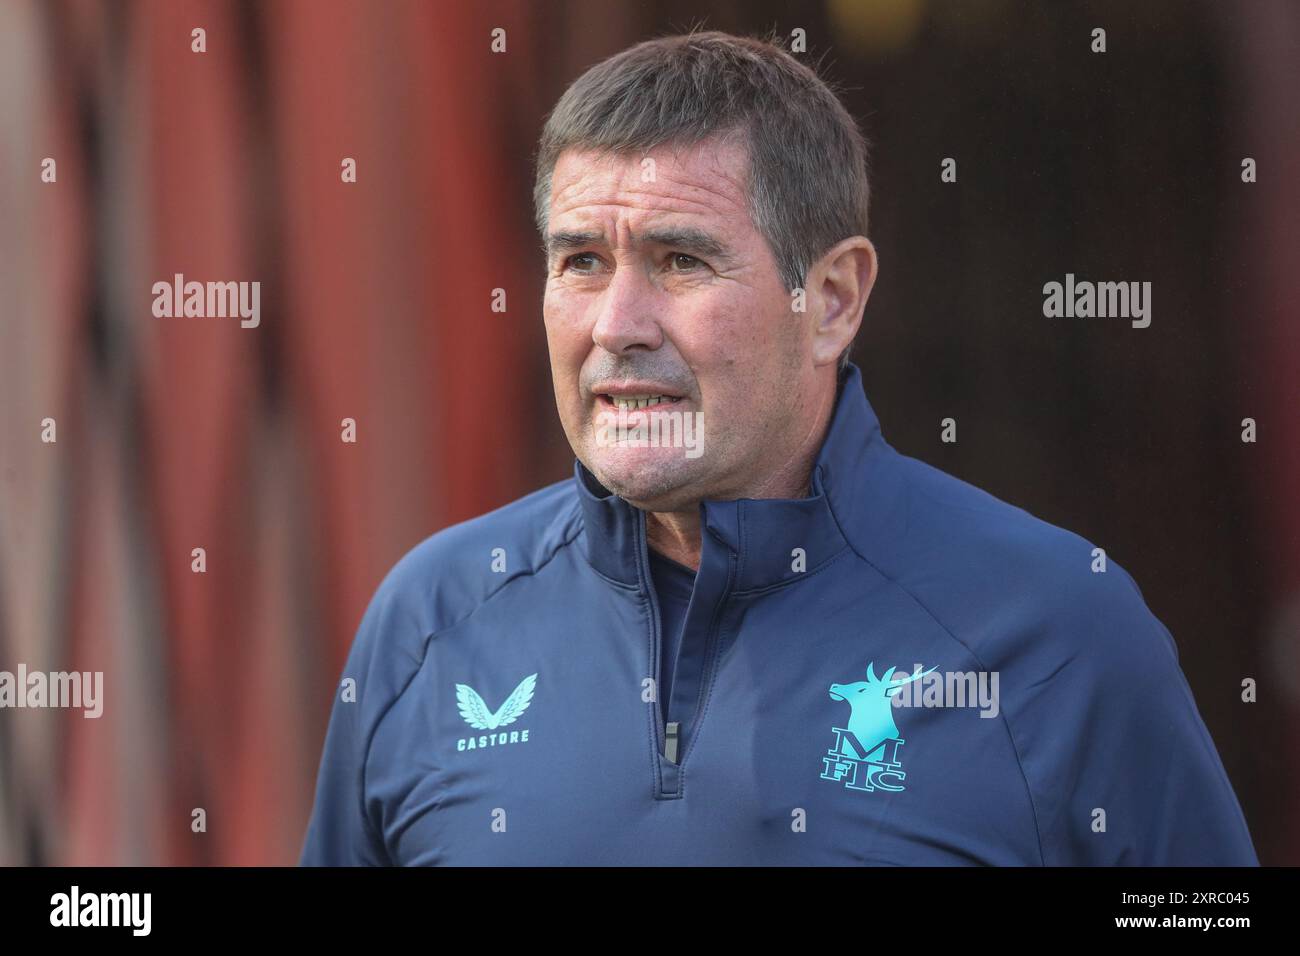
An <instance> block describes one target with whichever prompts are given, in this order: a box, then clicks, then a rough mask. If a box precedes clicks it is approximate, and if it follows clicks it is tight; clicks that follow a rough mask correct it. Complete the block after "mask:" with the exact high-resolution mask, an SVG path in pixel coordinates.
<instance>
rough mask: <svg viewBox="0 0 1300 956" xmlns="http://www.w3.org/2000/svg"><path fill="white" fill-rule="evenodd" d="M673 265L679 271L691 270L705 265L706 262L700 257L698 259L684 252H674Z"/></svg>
mask: <svg viewBox="0 0 1300 956" xmlns="http://www.w3.org/2000/svg"><path fill="white" fill-rule="evenodd" d="M672 265H673V269H674V270H676V271H677V272H691V271H693V270H695V269H698V268H699V267H700V266H702V265H704V263H703V262H701V261H700V260H699V259H696V258H695V257H694V256H690V255H687V254H686V253H684V252H674V253H673V258H672Z"/></svg>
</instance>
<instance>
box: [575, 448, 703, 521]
mask: <svg viewBox="0 0 1300 956" xmlns="http://www.w3.org/2000/svg"><path fill="white" fill-rule="evenodd" d="M595 465H596V467H595V468H591V469H590V470H591V472H592V474H594V475H595V476H596V480H597V481H599V482H600V483H601V484H602V485H604V486H605V487H606V488H608V489H609V490H610V491H612V492H613V493H614V494H616V495H618V496H619V497H620V498H622V499H623V500H624V501H627V502H628V503H629V504H631V505H633V506H635V507H637V508H640V509H641V510H643V511H675V510H678V508H680V507H683V506H684V505H686V504H689V503H691V502H692V501H695V500H698V497H699V496H698V495H697V494H695V493H694V492H693V488H697V487H698V484H699V482H698V476H697V475H695V474H694V469H693V468H691V467H690V464H689V463H687V462H683V461H679V462H674V463H672V465H669V464H668V463H666V462H662V461H636V460H628V459H621V460H618V461H613V462H608V461H603V462H595ZM589 467H590V466H589Z"/></svg>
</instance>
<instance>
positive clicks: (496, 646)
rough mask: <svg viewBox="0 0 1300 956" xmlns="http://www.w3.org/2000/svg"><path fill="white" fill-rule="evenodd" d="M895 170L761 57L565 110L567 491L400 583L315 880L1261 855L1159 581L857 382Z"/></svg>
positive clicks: (642, 69) (557, 360) (402, 566)
mask: <svg viewBox="0 0 1300 956" xmlns="http://www.w3.org/2000/svg"><path fill="white" fill-rule="evenodd" d="M867 195H868V190H867V180H866V170H865V148H864V144H863V141H862V138H861V135H860V134H859V132H858V130H857V127H856V126H855V124H854V122H853V120H852V118H851V117H850V116H849V115H848V114H847V113H846V111H845V110H844V108H843V107H842V105H841V104H840V103H839V102H838V100H837V98H836V97H835V95H834V94H833V93H832V92H831V91H830V90H829V89H828V88H827V87H826V86H825V85H824V84H823V83H822V82H821V81H820V80H819V79H818V78H817V77H816V75H815V74H814V73H813V72H812V71H811V70H809V69H807V68H806V67H804V66H803V65H801V64H799V63H798V62H797V61H796V60H794V59H793V58H792V57H790V56H789V55H787V54H785V53H784V52H782V51H781V50H779V49H777V48H775V47H773V46H770V45H767V44H765V43H762V42H760V41H757V40H751V39H742V38H737V37H732V36H727V35H724V34H719V33H698V34H693V35H690V36H685V37H672V38H667V39H659V40H654V41H651V42H647V43H642V44H640V45H638V46H636V47H633V48H632V49H630V50H627V51H624V52H623V53H621V54H619V55H617V56H615V57H613V58H612V59H610V60H607V61H606V62H604V63H601V64H599V65H597V66H596V67H594V68H592V69H591V70H590V71H588V72H587V73H586V74H585V75H584V76H582V77H581V78H580V79H578V80H577V81H576V82H575V83H574V84H573V86H572V87H570V89H569V90H568V91H567V92H566V93H565V94H564V96H563V98H562V99H561V100H560V102H559V104H558V105H557V106H556V108H555V109H554V111H553V112H552V114H551V116H550V117H549V119H548V121H547V124H546V128H545V131H544V132H543V135H542V141H541V148H540V151H539V156H538V171H537V190H536V199H537V215H538V222H539V226H540V228H541V231H542V235H543V238H544V242H545V246H546V252H547V266H548V278H547V285H546V294H545V302H544V314H545V323H546V333H547V340H548V344H549V350H550V358H551V367H552V372H553V380H554V388H555V398H556V404H557V406H558V409H559V413H560V418H561V421H562V422H563V425H564V429H565V433H566V435H567V436H568V438H569V441H570V442H571V444H572V445H573V449H574V451H575V453H576V455H577V458H578V461H577V462H576V465H575V474H574V477H573V479H572V480H566V481H563V482H560V483H558V484H555V485H552V486H550V487H548V488H544V489H542V490H540V491H538V492H536V493H534V494H532V495H529V496H527V497H525V498H523V499H521V500H519V501H516V502H514V503H513V504H510V505H508V506H506V507H504V508H502V509H500V510H498V511H495V512H493V513H491V514H488V515H485V516H483V517H480V518H478V519H475V520H473V521H469V522H467V523H464V524H461V525H458V526H456V527H453V528H448V529H446V530H444V531H441V532H439V533H438V534H435V535H433V536H432V537H431V538H429V539H427V540H426V541H424V542H423V543H422V544H420V545H419V546H418V547H416V548H415V549H414V550H413V551H412V552H410V553H409V554H408V555H407V556H406V557H404V558H403V559H402V560H401V561H400V562H399V563H398V565H397V566H396V567H395V568H394V569H393V571H392V572H391V573H390V574H389V576H388V577H387V578H386V580H385V581H384V583H383V584H382V585H381V586H380V588H379V590H378V593H377V594H376V595H375V597H374V600H373V602H372V603H371V606H370V608H369V609H368V611H367V612H366V615H365V618H364V619H363V621H362V623H361V627H360V630H359V632H358V634H357V638H356V641H355V644H354V646H353V648H352V652H351V655H350V657H349V659H348V662H347V665H346V668H345V670H344V674H343V678H344V681H343V686H342V689H341V690H340V694H339V697H338V698H337V700H336V702H335V704H334V710H333V714H332V717H331V720H330V726H329V731H328V735H327V738H326V743H325V751H324V757H323V760H322V764H321V769H320V776H319V781H318V785H317V794H316V805H315V809H314V813H313V816H312V820H311V824H310V826H309V828H308V832H307V838H306V845H305V847H304V850H303V855H302V862H303V863H305V864H437V863H443V864H505V865H532V864H595V865H616V864H636V865H662V864H712V865H735V864H813V865H835V864H913V865H919V864H928V865H932V864H1010V865H1059V864H1191V863H1205V864H1256V863H1257V860H1256V857H1255V853H1254V849H1253V847H1252V845H1251V840H1250V835H1249V833H1248V831H1247V827H1246V824H1245V821H1244V819H1243V817H1242V814H1241V810H1240V808H1239V807H1238V804H1237V800H1236V798H1235V796H1234V794H1233V791H1232V788H1231V786H1230V784H1229V782H1228V779H1227V777H1226V775H1225V773H1224V770H1223V767H1222V765H1221V763H1220V761H1219V757H1218V755H1217V753H1216V752H1215V749H1214V744H1213V743H1212V741H1211V739H1210V737H1209V735H1208V733H1207V732H1206V729H1205V726H1204V724H1203V723H1202V721H1201V718H1200V716H1199V714H1198V712H1197V709H1196V705H1195V703H1194V701H1193V698H1192V695H1191V693H1190V690H1189V688H1188V685H1187V683H1186V681H1185V680H1184V678H1183V675H1182V672H1181V670H1180V669H1179V666H1178V661H1177V651H1176V648H1175V645H1174V643H1173V640H1172V638H1171V637H1170V635H1169V634H1168V632H1167V631H1166V630H1165V629H1164V627H1163V626H1162V625H1161V623H1160V622H1159V621H1158V620H1157V619H1156V618H1155V617H1153V616H1152V614H1151V613H1150V611H1149V610H1148V609H1147V608H1146V606H1145V604H1144V603H1143V600H1142V597H1141V595H1140V593H1139V591H1138V588H1137V586H1136V585H1135V584H1134V582H1133V580H1132V578H1130V577H1129V575H1128V574H1127V573H1126V572H1125V571H1124V570H1122V569H1121V568H1119V567H1118V566H1117V565H1115V564H1114V563H1113V562H1109V563H1106V562H1105V560H1104V557H1101V558H1099V556H1098V554H1095V553H1094V549H1093V546H1092V544H1090V543H1089V542H1087V541H1084V540H1083V539H1081V538H1079V537H1077V536H1075V535H1073V534H1071V533H1069V532H1067V531H1063V530H1061V529H1058V528H1055V527H1052V526H1050V525H1048V524H1045V523H1043V522H1041V521H1038V520H1037V519H1035V518H1033V517H1032V516H1030V515H1029V514H1027V513H1025V512H1024V511H1022V510H1020V509H1018V508H1014V507H1012V506H1010V505H1008V504H1005V503H1003V502H1001V501H998V500H997V499H995V498H993V497H991V496H989V495H987V494H985V493H984V492H982V491H980V490H978V489H976V488H974V487H972V486H970V485H968V484H965V483H964V482H961V481H959V480H957V479H955V478H953V477H950V476H948V475H945V474H943V473H941V472H939V471H937V470H935V469H934V468H931V467H929V466H927V465H925V464H923V463H921V462H920V461H917V460H915V459H912V458H908V457H906V456H904V455H901V454H899V453H898V452H897V451H895V450H894V449H893V448H891V447H890V446H889V445H888V444H887V443H886V441H885V439H884V437H883V436H882V434H881V431H880V427H879V424H878V422H877V420H876V417H875V414H874V413H873V411H872V409H871V406H870V404H869V403H868V402H867V399H866V396H865V394H864V392H863V385H862V380H861V376H860V374H859V372H858V369H857V368H856V367H855V366H854V365H852V364H849V363H848V362H847V355H848V350H849V348H850V346H851V344H852V341H853V338H854V335H855V333H856V332H857V329H858V325H859V323H860V321H861V318H862V314H863V308H864V306H865V303H866V301H867V297H868V295H869V294H870V291H871V287H872V283H873V282H874V281H875V277H876V253H875V250H874V248H873V246H872V244H871V242H870V241H868V239H867V238H866V233H867Z"/></svg>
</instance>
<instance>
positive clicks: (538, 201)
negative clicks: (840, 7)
mask: <svg viewBox="0 0 1300 956" xmlns="http://www.w3.org/2000/svg"><path fill="white" fill-rule="evenodd" d="M730 136H739V137H740V138H741V141H742V142H744V144H745V145H746V146H747V148H748V154H749V184H748V186H749V211H750V215H751V217H752V218H753V220H754V224H755V227H756V228H757V229H758V231H759V232H760V233H761V234H762V235H763V237H764V238H765V239H766V240H767V243H768V246H769V247H770V248H771V250H772V255H773V257H774V258H775V259H776V263H777V268H778V270H779V272H780V276H781V281H782V283H783V284H784V285H785V287H786V289H787V290H789V291H793V290H795V289H797V288H800V287H802V286H803V283H804V280H805V279H806V278H807V274H808V268H809V267H810V266H811V265H812V263H813V262H815V261H816V260H817V259H818V258H819V257H820V256H821V255H822V254H823V253H825V252H826V250H828V249H830V248H831V247H832V246H834V245H835V244H836V243H837V242H839V241H841V240H842V239H846V238H848V237H849V236H858V235H860V236H865V235H866V234H867V206H868V200H869V196H870V189H869V184H868V179H867V143H866V139H865V138H864V137H863V135H862V132H861V131H860V130H859V128H858V125H857V123H855V122H854V120H853V117H852V116H850V115H849V112H848V111H847V110H846V109H845V108H844V105H843V104H842V103H841V102H840V100H839V97H838V96H837V95H836V92H835V90H833V89H832V88H831V86H830V85H829V84H828V83H827V82H826V81H824V80H823V79H821V78H820V77H819V76H818V75H817V73H816V72H815V71H814V70H812V69H811V68H809V67H807V66H805V65H804V64H802V63H800V62H799V61H798V60H796V59H795V58H794V57H793V56H791V55H790V54H789V53H786V52H785V51H784V50H783V49H781V48H780V47H779V46H777V45H776V44H775V43H774V42H771V41H768V40H760V39H757V38H754V37H741V36H732V35H731V34H727V33H720V32H717V31H706V32H697V33H690V34H685V35H682V36H670V37H660V38H658V39H654V40H647V41H645V42H643V43H638V44H636V45H635V46H632V47H629V48H628V49H626V50H623V51H622V52H621V53H617V54H615V55H614V56H612V57H610V58H609V59H607V60H604V61H602V62H601V63H598V64H596V65H595V66H593V67H591V68H590V69H589V70H587V71H586V72H585V73H583V74H582V76H580V77H578V79H576V80H575V81H574V82H573V84H572V85H570V86H569V88H568V89H567V90H565V92H564V95H563V96H561V97H560V100H559V102H558V103H556V105H555V108H554V109H553V110H551V113H550V115H549V116H548V117H547V119H546V125H545V127H544V129H543V130H542V136H541V140H540V142H539V144H538V151H537V177H536V180H535V184H534V187H533V206H534V215H535V218H536V222H537V228H538V231H539V232H540V233H541V235H542V240H543V243H545V241H546V231H547V213H548V211H549V206H550V195H551V177H552V175H553V173H554V171H555V164H556V161H557V160H558V159H559V157H560V154H561V153H562V152H564V150H566V149H570V148H574V149H594V150H596V151H598V152H608V153H614V154H629V153H637V152H643V151H645V150H649V149H653V148H654V147H656V146H659V145H662V144H666V143H683V144H692V143H699V142H702V141H704V140H706V139H712V138H714V137H730ZM851 348H852V343H850V346H849V348H846V349H845V350H844V353H843V354H842V355H841V356H840V362H839V368H840V372H841V373H843V371H844V369H845V367H846V366H847V364H848V359H849V352H850V350H851Z"/></svg>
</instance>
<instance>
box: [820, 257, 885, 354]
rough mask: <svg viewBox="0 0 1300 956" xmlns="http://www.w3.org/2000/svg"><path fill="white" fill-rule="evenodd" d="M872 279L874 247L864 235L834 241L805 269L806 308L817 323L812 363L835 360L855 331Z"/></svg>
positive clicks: (873, 275)
mask: <svg viewBox="0 0 1300 956" xmlns="http://www.w3.org/2000/svg"><path fill="white" fill-rule="evenodd" d="M875 283H876V247H875V246H873V245H872V244H871V240H870V239H868V238H867V237H866V236H850V237H849V238H847V239H843V240H841V241H840V242H838V243H836V244H835V245H834V246H832V247H831V248H830V249H828V250H827V251H826V254H825V255H823V256H822V257H821V258H820V259H818V260H817V261H816V262H815V263H813V265H812V267H811V268H810V269H809V270H808V289H807V293H808V299H809V304H810V305H812V306H813V308H812V309H809V312H810V313H812V317H813V318H815V319H816V322H817V325H816V326H815V327H814V328H813V330H812V335H813V343H812V345H813V347H812V356H813V365H816V366H821V365H827V364H832V365H833V364H835V363H836V362H837V361H839V357H840V353H842V352H843V351H844V350H845V349H846V348H848V347H849V344H850V343H851V342H852V341H853V337H854V336H855V335H857V334H858V326H859V325H861V324H862V310H863V309H864V308H865V307H866V304H867V298H868V297H869V296H870V295H871V287H872V286H873V285H875Z"/></svg>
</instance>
